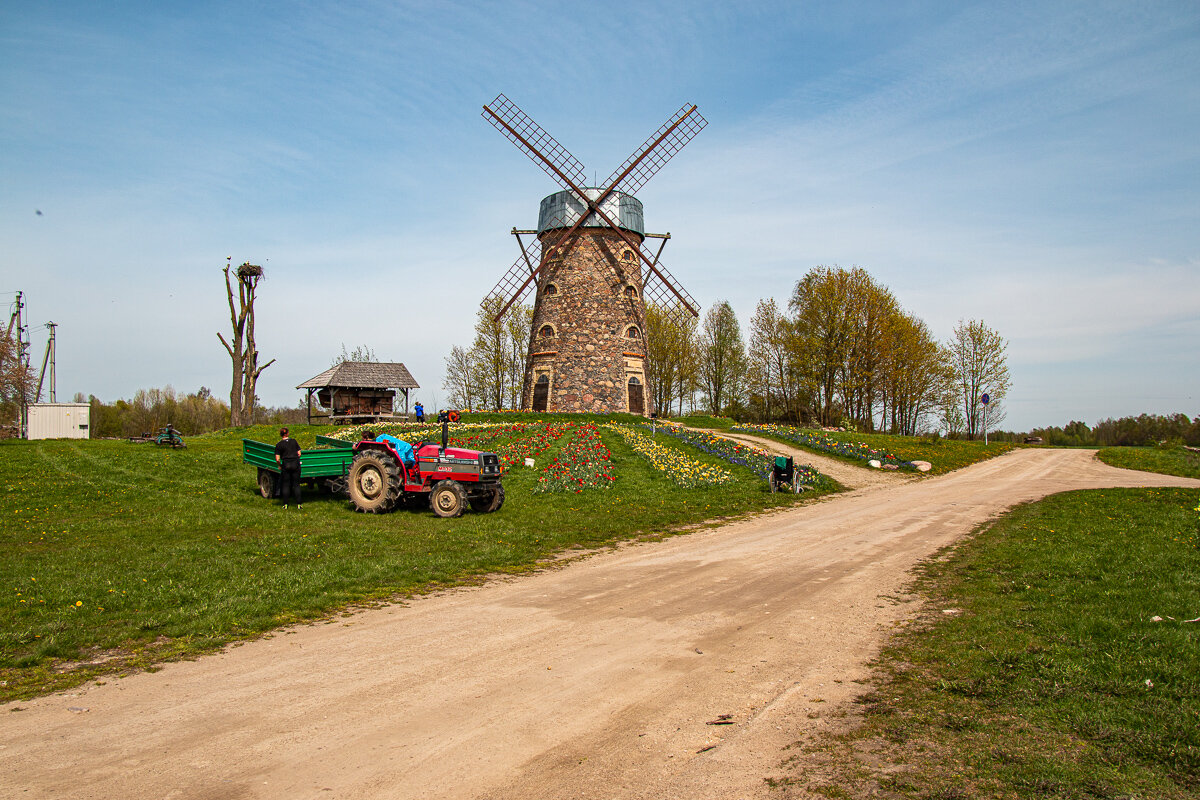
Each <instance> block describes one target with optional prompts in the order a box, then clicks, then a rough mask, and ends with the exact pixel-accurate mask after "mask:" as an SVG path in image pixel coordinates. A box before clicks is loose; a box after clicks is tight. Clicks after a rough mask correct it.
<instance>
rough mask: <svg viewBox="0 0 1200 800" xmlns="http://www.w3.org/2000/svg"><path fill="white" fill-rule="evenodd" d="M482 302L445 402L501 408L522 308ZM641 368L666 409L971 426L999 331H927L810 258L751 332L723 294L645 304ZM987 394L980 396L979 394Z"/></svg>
mask: <svg viewBox="0 0 1200 800" xmlns="http://www.w3.org/2000/svg"><path fill="white" fill-rule="evenodd" d="M497 310H498V306H497V307H496V308H492V307H483V308H481V309H480V311H479V314H478V317H477V322H476V325H475V338H474V341H473V342H472V344H471V346H470V347H468V348H463V347H458V346H456V347H454V348H453V350H452V351H451V353H450V355H449V357H448V358H447V359H446V377H445V381H444V383H443V388H445V389H446V391H447V392H448V393H449V396H448V401H449V402H450V404H452V405H457V406H461V407H465V408H486V409H508V408H516V407H518V406H519V404H520V402H521V388H522V386H521V384H522V381H523V379H524V368H525V358H526V355H527V353H528V349H529V335H530V320H531V318H532V313H533V312H532V309H531V308H530V307H529V306H520V305H514V306H513V307H512V308H510V309H509V311H508V313H506V314H505V315H504V316H503V317H501V318H500V319H498V320H496V319H494V317H495V312H496V311H497ZM646 345H647V352H646V369H647V373H648V375H647V377H648V379H649V383H650V386H651V390H652V392H653V402H654V407H655V409H657V411H658V413H659V414H661V415H664V416H672V415H680V414H685V413H692V412H697V411H702V412H705V413H709V414H715V415H721V416H729V417H736V418H738V419H742V420H747V421H757V422H789V423H799V424H821V425H826V426H853V427H855V428H858V429H862V430H868V431H873V430H884V431H890V432H894V433H901V434H908V435H913V434H916V433H918V432H920V431H923V430H935V429H936V430H944V431H946V432H947V433H949V434H951V435H960V434H961V435H965V436H968V437H975V436H977V435H980V434H981V433H982V432H983V430H984V429H985V428H986V429H988V430H991V429H992V428H993V427H994V426H996V425H998V424H999V423H1000V422H1002V421H1003V419H1004V416H1005V414H1004V408H1003V400H1004V397H1005V395H1006V394H1007V392H1008V389H1009V387H1010V383H1011V380H1010V376H1009V371H1008V367H1007V364H1006V350H1007V346H1008V345H1007V342H1006V341H1005V340H1004V338H1003V337H1002V336H1000V334H999V333H997V332H996V331H994V330H992V329H991V328H989V327H988V326H987V325H986V324H984V323H983V322H982V321H979V320H964V321H960V322H959V324H958V325H957V326H956V327H955V328H954V331H953V334H952V336H951V338H950V339H949V340H948V341H946V342H938V341H937V340H936V339H935V337H934V336H933V334H932V333H931V332H930V330H929V326H928V325H926V324H925V322H923V321H922V320H920V319H919V318H917V317H916V316H914V315H913V314H911V313H909V312H907V311H905V310H904V309H903V308H902V307H901V306H900V303H899V301H898V300H897V299H896V297H895V296H894V295H893V294H892V292H891V291H890V290H888V289H887V288H886V287H885V286H883V285H882V284H880V283H879V282H878V281H877V280H875V279H874V278H873V277H872V276H871V275H870V274H869V273H868V272H867V271H866V270H865V269H862V268H861V267H852V268H850V269H844V268H841V267H837V266H832V267H831V266H819V267H814V268H813V269H811V270H809V271H808V273H807V274H805V275H804V276H803V277H802V278H801V279H800V280H799V281H797V282H796V285H795V287H794V289H793V291H792V293H791V295H790V297H789V298H788V300H787V304H786V308H783V307H781V305H780V303H779V302H777V301H776V300H774V299H766V300H761V301H759V303H758V306H757V308H756V309H755V313H754V316H753V317H752V318H751V319H750V327H749V331H748V335H746V336H743V333H742V327H741V324H740V322H739V321H738V319H737V315H736V314H735V313H734V311H733V308H732V307H731V306H730V304H729V303H728V302H725V301H721V302H718V303H716V304H714V305H713V306H712V307H711V308H709V309H708V311H707V312H706V313H705V315H704V317H703V319H702V320H701V319H697V318H695V317H692V316H691V315H690V314H687V313H683V312H682V310H681V309H680V308H678V307H672V306H659V305H654V304H647V306H646ZM985 393H986V394H988V396H989V403H988V404H986V405H985V404H984V403H982V396H983V395H984V394H985Z"/></svg>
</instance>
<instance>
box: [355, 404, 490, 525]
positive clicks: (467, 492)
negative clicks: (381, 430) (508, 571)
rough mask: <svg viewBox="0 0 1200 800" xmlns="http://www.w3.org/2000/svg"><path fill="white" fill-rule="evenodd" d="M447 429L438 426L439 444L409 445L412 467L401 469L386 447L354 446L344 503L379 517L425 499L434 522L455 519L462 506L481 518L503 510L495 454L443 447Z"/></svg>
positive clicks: (371, 443)
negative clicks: (347, 495)
mask: <svg viewBox="0 0 1200 800" xmlns="http://www.w3.org/2000/svg"><path fill="white" fill-rule="evenodd" d="M447 427H448V426H447V425H446V424H445V423H443V424H442V441H441V444H440V445H438V444H431V443H429V442H418V443H417V444H415V445H413V452H414V454H415V456H416V458H415V462H414V463H412V464H405V463H404V461H403V459H401V458H400V456H399V454H398V453H397V452H396V451H395V450H394V449H393V448H392V446H391V445H390V444H388V443H386V442H374V441H361V442H359V443H357V444H356V445H354V460H353V461H352V462H351V464H350V474H349V475H348V476H347V484H348V485H347V490H348V491H349V493H350V502H352V503H354V506H355V508H357V509H358V510H359V511H365V512H367V513H371V514H380V513H385V512H388V511H391V510H393V509H394V508H396V507H397V506H399V505H402V504H409V503H412V502H413V501H417V500H422V499H424V496H425V495H426V494H428V495H429V506H430V508H432V509H433V513H435V514H437V515H438V516H439V517H457V516H460V515H461V514H462V513H463V511H465V510H466V508H467V506H468V505H469V506H470V507H471V510H472V511H476V512H481V513H491V512H493V511H499V510H500V507H501V506H502V505H504V486H503V485H501V483H500V458H499V457H498V456H497V455H496V454H495V453H483V452H480V451H478V450H466V449H464V448H460V447H449V446H448V444H447V440H448V438H449V437H448V433H447Z"/></svg>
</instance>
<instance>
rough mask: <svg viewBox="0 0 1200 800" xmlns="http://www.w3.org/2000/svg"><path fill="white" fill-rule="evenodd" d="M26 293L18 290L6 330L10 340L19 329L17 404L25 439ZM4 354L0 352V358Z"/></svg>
mask: <svg viewBox="0 0 1200 800" xmlns="http://www.w3.org/2000/svg"><path fill="white" fill-rule="evenodd" d="M24 311H25V295H24V294H23V293H22V292H17V299H16V302H15V303H14V304H13V312H12V314H11V315H10V316H9V318H8V329H7V330H6V331H5V332H4V339H5V341H8V340H9V339H10V338H11V337H12V333H13V328H14V327H15V328H16V331H17V340H16V343H15V347H14V348H13V349H14V350H15V351H16V353H15V354H16V357H17V364H16V371H15V374H16V375H17V376H18V380H17V385H18V397H17V398H16V399H17V401H18V402H17V404H18V409H17V430H18V435H19V436H20V437H21V438H22V439H24V438H25V437H26V435H27V434H28V432H29V431H28V417H29V389H28V385H27V384H28V382H27V381H26V380H25V376H26V375H27V374H28V370H29V332H28V330H26V327H25V314H24ZM2 358H3V354H2V353H0V359H2ZM3 366H4V364H3V361H0V367H3Z"/></svg>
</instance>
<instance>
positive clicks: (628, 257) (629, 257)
mask: <svg viewBox="0 0 1200 800" xmlns="http://www.w3.org/2000/svg"><path fill="white" fill-rule="evenodd" d="M621 260H622V261H626V262H629V261H633V260H634V255H633V251H632V250H625V251H623V252H622V253H621Z"/></svg>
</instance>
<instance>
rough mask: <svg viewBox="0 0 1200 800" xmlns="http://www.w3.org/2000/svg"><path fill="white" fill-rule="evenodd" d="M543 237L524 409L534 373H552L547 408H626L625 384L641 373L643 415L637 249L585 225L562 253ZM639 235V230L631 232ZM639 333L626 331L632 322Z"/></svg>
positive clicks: (647, 405) (551, 237) (554, 235)
mask: <svg viewBox="0 0 1200 800" xmlns="http://www.w3.org/2000/svg"><path fill="white" fill-rule="evenodd" d="M563 233H565V231H548V232H546V233H543V234H542V236H541V239H542V258H543V261H542V270H541V272H540V274H539V277H538V285H537V296H536V299H535V300H534V309H533V336H532V337H531V339H530V348H529V358H528V360H527V361H526V366H525V384H524V390H523V392H522V407H523V408H525V409H532V408H533V396H534V391H533V390H534V384H535V381H536V380H537V377H538V376H539V375H541V374H543V373H545V374H548V376H549V382H550V389H549V396H548V401H547V407H546V410H547V411H580V412H583V411H590V412H596V413H612V412H625V411H628V410H629V399H628V393H627V392H628V389H627V387H628V384H629V378H630V376H634V377H637V379H638V380H639V382H640V385H641V387H642V393H643V397H644V413H645V414H649V413H650V412H651V411H652V408H651V401H650V390H649V386H647V385H646V375H645V353H646V346H645V338H644V337H645V331H646V311H645V306H644V305H643V300H642V269H641V263H640V261H639V259H638V257H637V254H636V253H634V252H632V251H630V249H629V246H628V245H627V244H626V243H625V241H624V240H623V239H622V238H621V237H620V236H619V235H618V234H617V233H616V232H615V231H612V230H610V229H607V228H581V229H580V230H579V231H578V232H577V233H576V235H575V236H574V237H573V238H574V241H572V242H570V243H568V245H567V247H566V248H565V249H564V251H563V253H561V254H556V253H554V252H552V251H554V249H555V248H554V244H555V243H556V242H557V240H558V239H559V238H560V237H561V236H562V234H563ZM630 235H631V236H632V237H633V238H634V239H635V240H637V239H638V237H637V235H636V234H630ZM631 327H632V328H634V329H635V330H636V338H631V337H630V336H629V330H630V328H631Z"/></svg>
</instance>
